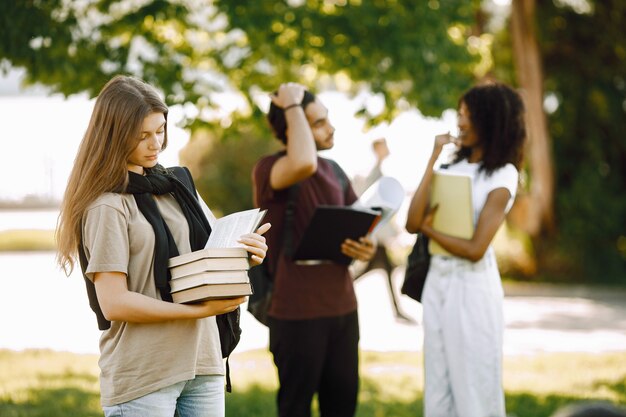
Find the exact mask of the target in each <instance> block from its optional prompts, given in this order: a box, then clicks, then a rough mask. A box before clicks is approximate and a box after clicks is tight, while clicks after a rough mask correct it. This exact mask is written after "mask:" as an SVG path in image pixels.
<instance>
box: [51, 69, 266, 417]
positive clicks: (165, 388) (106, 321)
mask: <svg viewBox="0 0 626 417" xmlns="http://www.w3.org/2000/svg"><path fill="white" fill-rule="evenodd" d="M167 114H168V109H167V107H166V105H165V104H164V103H163V101H162V100H161V98H160V97H159V95H158V94H157V93H156V91H155V90H154V89H153V88H152V87H151V86H149V85H148V84H146V83H144V82H143V81H141V80H138V79H135V78H132V77H127V76H117V77H115V78H113V79H112V80H111V81H109V82H108V83H107V84H106V85H105V86H104V88H103V89H102V91H101V92H100V94H99V96H98V98H97V100H96V104H95V107H94V110H93V113H92V116H91V120H90V122H89V126H88V128H87V132H86V133H85V136H84V138H83V140H82V142H81V144H80V148H79V150H78V154H77V156H76V160H75V163H74V167H73V169H72V172H71V174H70V178H69V181H68V186H67V189H66V191H65V196H64V199H63V205H62V208H61V214H60V217H59V227H58V230H57V240H58V262H59V264H60V265H61V266H62V267H63V268H64V269H65V270H66V272H68V273H69V272H71V270H72V269H73V268H74V266H75V264H76V261H77V258H80V265H81V269H82V271H83V274H84V276H85V279H86V284H87V289H88V293H89V295H90V297H89V298H90V304H91V306H92V308H93V309H94V311H95V312H96V315H97V317H98V324H99V327H100V329H101V330H103V332H102V336H101V338H100V360H99V366H100V370H101V373H100V388H101V403H102V407H103V410H104V414H105V416H122V415H123V416H126V417H128V416H153V417H160V416H163V417H166V416H167V417H172V416H173V415H174V414H175V413H177V415H178V416H180V417H185V416H216V417H221V416H223V415H224V377H223V376H224V364H223V359H222V355H221V350H220V340H219V334H218V329H217V326H216V321H215V317H214V316H215V315H218V314H223V313H227V312H230V311H234V310H236V309H237V308H238V307H239V305H240V304H241V303H243V302H244V301H245V298H244V297H241V298H234V299H226V300H214V301H205V302H202V303H199V304H193V305H182V304H174V303H172V302H170V301H171V296H170V294H169V284H168V273H167V260H168V258H169V257H171V256H175V255H177V254H183V253H187V252H190V251H192V250H197V249H201V248H202V247H204V244H205V242H206V240H207V238H208V235H209V234H210V232H211V227H210V221H209V220H211V221H212V220H213V219H214V218H213V216H212V214H211V213H210V210H208V208H207V207H206V205H205V204H204V203H203V202H202V199H199V198H198V196H197V193H196V194H195V195H194V193H192V192H190V191H189V190H188V189H187V188H186V186H184V184H183V183H181V182H180V181H177V180H176V179H175V177H174V176H173V175H172V173H171V172H170V171H169V170H168V169H166V168H163V167H162V166H161V165H159V164H158V156H159V153H160V152H161V151H162V150H164V149H165V147H166V146H167ZM268 228H269V224H265V225H263V226H261V227H260V228H259V229H258V230H257V231H256V233H251V234H248V235H244V236H242V237H241V242H242V243H243V244H244V245H245V246H246V248H247V250H248V252H249V253H250V255H251V258H250V259H251V263H252V264H253V265H256V264H259V263H261V262H262V261H263V259H264V257H265V252H266V250H267V246H266V245H265V238H264V237H263V236H262V234H263V233H264V232H265V231H266V230H267V229H268ZM94 325H95V324H94Z"/></svg>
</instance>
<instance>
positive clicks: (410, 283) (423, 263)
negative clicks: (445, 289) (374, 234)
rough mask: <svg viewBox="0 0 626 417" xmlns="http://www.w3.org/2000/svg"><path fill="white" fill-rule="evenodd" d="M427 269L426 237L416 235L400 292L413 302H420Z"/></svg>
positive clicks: (428, 254)
mask: <svg viewBox="0 0 626 417" xmlns="http://www.w3.org/2000/svg"><path fill="white" fill-rule="evenodd" d="M448 166H450V164H442V165H441V166H440V168H441V169H445V168H448ZM429 267H430V252H428V237H427V236H426V235H424V234H423V233H418V234H417V239H415V244H414V245H413V249H411V253H410V254H409V257H408V258H407V261H406V272H405V273H404V282H403V283H402V287H401V288H400V292H401V293H402V294H405V295H408V296H409V297H411V298H412V299H414V300H415V301H418V302H421V301H422V291H423V290H424V284H425V283H426V275H428V268H429Z"/></svg>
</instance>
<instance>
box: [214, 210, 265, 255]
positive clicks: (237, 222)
mask: <svg viewBox="0 0 626 417" xmlns="http://www.w3.org/2000/svg"><path fill="white" fill-rule="evenodd" d="M266 212H267V210H259V209H258V208H255V209H250V210H244V211H238V212H236V213H232V214H229V215H227V216H224V217H221V218H219V219H217V221H215V223H213V224H212V225H211V235H210V236H209V240H208V241H207V242H206V245H205V248H234V247H243V245H242V244H241V243H238V242H237V240H239V238H240V237H241V235H245V234H246V233H252V232H254V231H255V230H256V229H257V228H258V227H259V225H260V224H261V220H263V217H264V216H265V213H266Z"/></svg>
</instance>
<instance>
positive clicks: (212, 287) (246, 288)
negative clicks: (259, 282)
mask: <svg viewBox="0 0 626 417" xmlns="http://www.w3.org/2000/svg"><path fill="white" fill-rule="evenodd" d="M168 266H169V269H170V273H171V276H172V278H171V280H170V287H171V294H172V299H173V301H174V302H175V303H194V302H199V301H204V300H210V299H218V298H233V297H240V296H248V295H251V294H252V287H251V285H250V279H249V278H248V269H249V268H250V263H249V262H248V252H247V251H246V250H245V249H243V248H236V247H231V248H205V249H202V250H199V251H195V252H191V253H186V254H184V255H180V256H176V257H173V258H170V260H169V265H168Z"/></svg>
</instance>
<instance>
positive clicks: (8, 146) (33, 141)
mask: <svg viewBox="0 0 626 417" xmlns="http://www.w3.org/2000/svg"><path fill="white" fill-rule="evenodd" d="M2 82H4V86H5V87H6V84H7V82H9V81H8V80H7V79H6V78H5V79H4V80H0V87H2V85H1V84H2ZM10 82H12V83H14V81H10ZM3 90H4V93H2V92H1V91H3ZM319 96H320V99H321V100H322V102H323V103H324V104H325V105H326V106H327V107H328V109H329V117H330V120H331V122H332V123H333V124H334V125H335V127H336V129H337V130H336V133H335V147H334V148H333V149H332V150H329V151H326V152H325V155H326V156H328V157H331V158H333V159H335V160H337V162H339V164H340V165H341V166H342V167H343V168H344V170H346V172H347V173H348V175H350V176H353V175H355V174H366V173H367V171H368V169H369V168H370V167H371V166H372V165H373V164H374V156H373V153H372V152H371V142H372V141H373V140H374V139H376V138H378V137H381V136H385V137H386V138H387V143H388V146H389V148H390V151H391V155H390V156H389V157H388V158H387V160H386V161H385V163H384V165H383V172H384V174H385V175H389V176H392V177H395V178H397V179H398V180H399V181H400V182H401V183H402V185H403V186H404V187H405V189H406V190H407V192H410V191H412V190H414V189H415V187H416V186H417V183H418V180H419V178H420V176H421V172H422V170H423V166H424V164H425V162H426V161H427V159H428V157H429V155H430V149H431V146H432V141H433V138H434V136H435V135H436V134H438V133H443V132H446V131H448V130H450V131H453V132H454V131H455V130H456V113H455V112H453V111H448V112H446V113H444V118H443V119H425V118H423V117H421V116H420V115H419V114H418V113H417V112H416V111H412V112H407V113H404V114H402V115H401V116H400V117H398V118H397V119H396V120H394V121H393V123H391V124H390V125H388V126H380V127H377V128H375V129H373V130H372V131H369V132H364V131H363V122H362V121H360V120H358V119H356V118H355V117H354V112H355V110H356V109H357V107H358V106H359V104H360V103H361V102H362V101H363V96H362V95H361V96H360V97H357V98H356V99H353V100H350V99H348V98H347V97H346V96H345V95H343V94H340V93H336V92H328V93H321V94H319ZM93 103H94V102H93V100H88V99H87V97H86V96H73V97H70V98H68V99H65V98H63V97H62V96H60V95H54V96H46V95H43V94H42V93H40V92H39V93H36V94H33V92H32V90H29V91H23V90H19V89H17V88H15V89H13V91H8V94H7V89H6V88H5V89H2V88H0V115H2V116H1V117H2V127H3V135H2V136H1V137H0V146H1V148H0V149H2V152H0V166H2V167H3V169H4V172H5V175H4V176H3V177H4V179H3V180H2V181H1V182H0V198H11V199H19V198H21V197H23V196H24V195H27V194H40V195H52V196H54V197H57V198H59V197H61V196H62V194H63V190H64V188H65V184H66V181H67V177H68V175H69V173H70V170H71V167H72V163H73V160H74V157H75V155H76V151H77V148H78V144H79V143H80V140H81V138H82V135H83V133H84V131H85V129H86V127H87V124H88V121H89V117H90V115H91V111H92V109H93ZM181 115H182V113H181V109H180V108H176V107H174V108H172V109H170V118H169V120H170V124H169V132H168V134H169V140H170V143H169V146H168V149H167V150H166V151H165V152H164V153H163V154H162V155H161V157H160V162H161V163H162V164H163V165H165V166H170V165H177V164H179V162H178V151H179V150H180V149H181V148H182V147H183V146H185V144H186V143H187V141H188V139H189V134H188V132H186V131H184V130H182V129H180V128H178V127H177V126H176V122H177V121H178V120H180V118H181ZM172 122H173V123H172ZM270 140H273V139H270Z"/></svg>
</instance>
